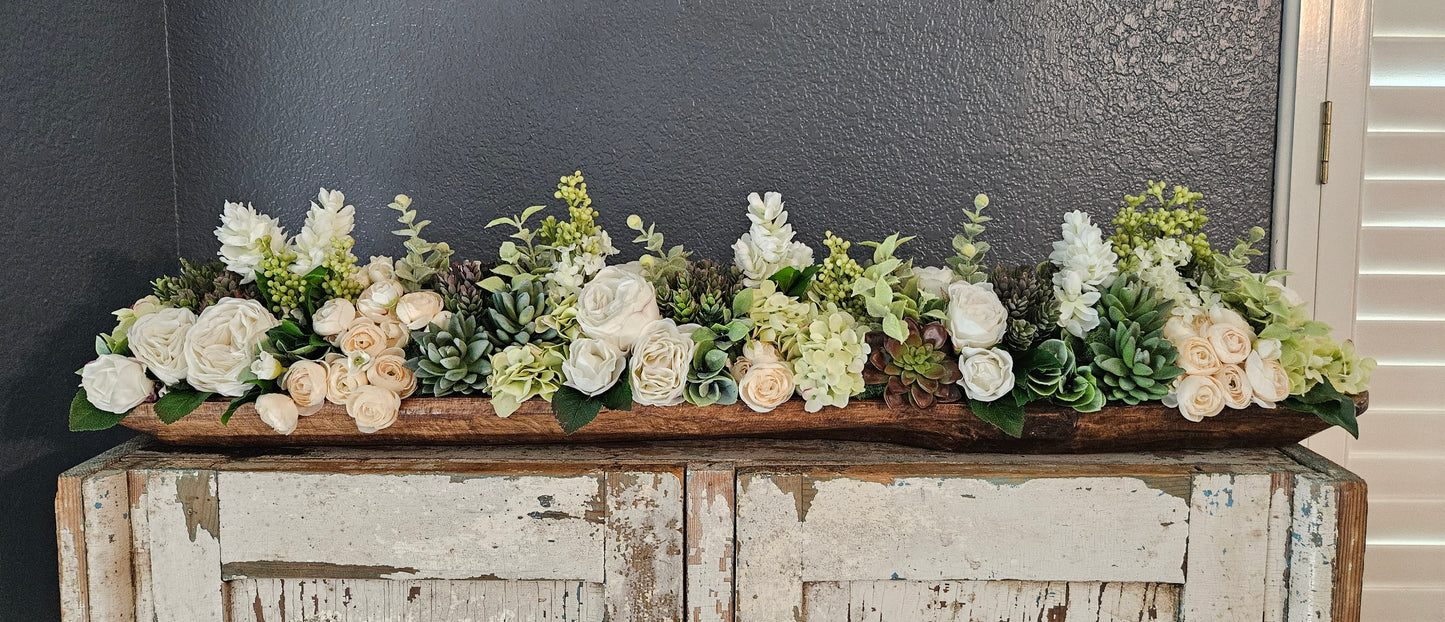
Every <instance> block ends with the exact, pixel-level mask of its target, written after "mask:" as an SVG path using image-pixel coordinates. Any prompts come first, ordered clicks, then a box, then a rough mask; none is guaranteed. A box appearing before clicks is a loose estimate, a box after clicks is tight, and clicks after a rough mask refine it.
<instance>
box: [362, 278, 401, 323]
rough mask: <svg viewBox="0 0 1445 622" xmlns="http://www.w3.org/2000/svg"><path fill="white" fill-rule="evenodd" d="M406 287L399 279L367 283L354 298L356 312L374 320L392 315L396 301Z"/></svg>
mask: <svg viewBox="0 0 1445 622" xmlns="http://www.w3.org/2000/svg"><path fill="white" fill-rule="evenodd" d="M404 293H406V289H405V288H403V287H402V286H401V282H400V281H377V282H375V283H372V284H371V285H368V286H367V287H366V289H365V290H364V291H362V292H361V297H360V298H357V299H356V312H357V313H360V314H361V315H363V316H366V317H369V318H372V319H374V320H382V319H386V318H389V317H392V312H393V309H396V303H397V301H399V300H401V296H402V294H404Z"/></svg>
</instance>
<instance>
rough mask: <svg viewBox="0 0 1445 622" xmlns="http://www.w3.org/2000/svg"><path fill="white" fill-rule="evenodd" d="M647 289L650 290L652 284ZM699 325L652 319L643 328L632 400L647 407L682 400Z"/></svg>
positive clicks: (635, 353)
mask: <svg viewBox="0 0 1445 622" xmlns="http://www.w3.org/2000/svg"><path fill="white" fill-rule="evenodd" d="M648 289H651V287H649V288H648ZM695 330H697V325H696V324H684V325H682V326H678V325H677V324H676V323H675V322H673V321H672V320H666V319H664V320H653V321H652V322H649V323H647V324H646V325H644V326H643V327H642V331H641V333H640V334H639V335H638V337H637V343H636V344H635V345H634V346H633V348H632V370H631V374H632V400H633V401H635V402H637V403H638V404H642V405H645V406H676V405H678V404H681V403H682V402H683V395H682V394H683V390H684V389H686V388H687V370H688V368H689V367H690V366H691V365H692V355H693V353H694V352H696V351H697V342H695V341H693V340H692V333H693V331H695Z"/></svg>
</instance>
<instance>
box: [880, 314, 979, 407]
mask: <svg viewBox="0 0 1445 622" xmlns="http://www.w3.org/2000/svg"><path fill="white" fill-rule="evenodd" d="M904 324H905V326H906V328H907V329H908V338H907V339H904V340H898V339H894V338H892V337H889V336H888V335H887V334H886V333H884V332H883V331H873V332H870V333H868V335H867V337H866V339H867V343H868V347H869V354H868V364H867V365H866V366H864V368H863V381H864V382H866V383H868V384H883V385H886V386H885V388H884V390H883V401H884V402H885V403H887V404H888V406H889V407H890V408H894V407H898V406H902V405H903V404H905V403H907V404H912V405H913V406H917V407H919V408H927V407H929V406H932V405H933V404H935V403H939V402H941V403H945V404H947V403H952V402H957V401H959V400H961V399H963V390H962V389H960V388H959V386H958V384H957V383H958V381H959V380H960V379H962V378H963V373H962V372H961V371H959V369H958V357H957V356H956V355H955V354H954V353H953V348H952V347H951V346H950V345H949V339H948V329H946V328H944V327H943V324H941V323H938V322H931V323H929V324H927V325H926V326H919V324H918V321H917V320H915V319H913V318H905V319H904Z"/></svg>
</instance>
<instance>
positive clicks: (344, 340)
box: [336, 317, 391, 358]
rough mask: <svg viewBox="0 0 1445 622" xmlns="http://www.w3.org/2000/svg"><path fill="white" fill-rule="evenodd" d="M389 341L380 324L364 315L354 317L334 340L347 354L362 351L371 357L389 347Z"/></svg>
mask: <svg viewBox="0 0 1445 622" xmlns="http://www.w3.org/2000/svg"><path fill="white" fill-rule="evenodd" d="M390 343H391V340H390V339H389V338H388V337H387V334H386V332H385V331H384V330H382V328H381V325H379V324H377V323H376V322H374V321H372V320H370V319H368V318H365V317H359V318H356V321H354V322H352V323H351V326H348V327H346V331H345V332H343V333H341V335H340V336H339V337H338V338H337V340H336V346H337V347H338V348H341V351H342V352H343V353H345V354H346V355H348V356H350V355H352V354H356V353H358V352H364V353H366V355H367V356H369V357H373V358H374V357H376V356H378V355H380V354H381V352H382V350H385V349H387V348H389V347H391V346H390V345H389V344H390Z"/></svg>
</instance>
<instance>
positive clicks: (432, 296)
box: [396, 290, 445, 330]
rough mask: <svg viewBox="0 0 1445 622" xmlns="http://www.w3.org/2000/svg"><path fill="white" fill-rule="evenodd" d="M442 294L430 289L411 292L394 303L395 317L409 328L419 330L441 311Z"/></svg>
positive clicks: (442, 304)
mask: <svg viewBox="0 0 1445 622" xmlns="http://www.w3.org/2000/svg"><path fill="white" fill-rule="evenodd" d="M444 304H445V303H443V302H442V295H441V294H438V293H436V292H434V291H431V290H423V291H419V292H412V293H410V294H407V295H405V296H402V297H401V300H398V301H397V303H396V319H397V320H400V321H401V323H402V324H405V325H406V327H407V328H410V329H411V330H421V329H423V328H426V326H427V324H431V323H432V321H433V320H434V319H435V318H436V316H437V314H438V313H441V312H442V311H443V309H442V307H443V306H444Z"/></svg>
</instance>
